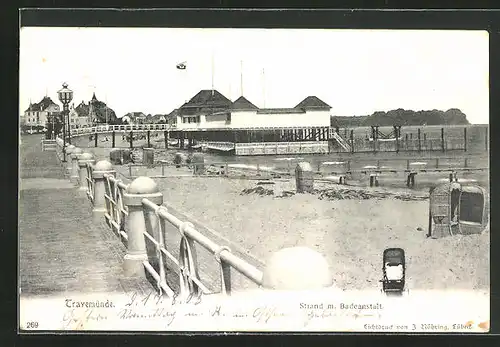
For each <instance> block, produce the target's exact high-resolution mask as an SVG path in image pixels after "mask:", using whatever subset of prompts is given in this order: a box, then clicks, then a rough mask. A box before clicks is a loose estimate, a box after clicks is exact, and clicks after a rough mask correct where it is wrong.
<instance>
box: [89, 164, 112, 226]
mask: <svg viewBox="0 0 500 347" xmlns="http://www.w3.org/2000/svg"><path fill="white" fill-rule="evenodd" d="M106 174H107V175H113V176H115V174H116V172H115V171H114V170H113V165H112V164H111V163H110V162H109V161H107V160H100V161H98V162H97V163H96V164H95V166H94V170H93V171H92V180H93V181H94V199H93V200H94V206H93V207H92V220H93V221H94V223H97V222H99V221H100V220H103V217H104V213H105V212H106V199H105V198H104V193H105V192H106V186H105V184H106V178H104V175H106Z"/></svg>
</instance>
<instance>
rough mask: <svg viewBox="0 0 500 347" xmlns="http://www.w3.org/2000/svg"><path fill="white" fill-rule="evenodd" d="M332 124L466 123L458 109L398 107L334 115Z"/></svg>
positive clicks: (463, 115)
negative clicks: (417, 109)
mask: <svg viewBox="0 0 500 347" xmlns="http://www.w3.org/2000/svg"><path fill="white" fill-rule="evenodd" d="M331 123H332V126H337V127H339V128H343V127H361V126H371V125H379V126H393V125H403V126H404V125H466V124H469V121H468V120H467V116H466V115H465V114H464V113H463V112H462V111H460V110H459V109H456V108H452V109H449V110H448V111H440V110H432V111H412V110H404V109H402V108H399V109H397V110H391V111H389V112H383V111H377V112H375V113H373V114H372V115H369V116H353V117H335V116H332V118H331Z"/></svg>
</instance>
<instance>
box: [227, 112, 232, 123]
mask: <svg viewBox="0 0 500 347" xmlns="http://www.w3.org/2000/svg"><path fill="white" fill-rule="evenodd" d="M230 121H231V113H228V114H227V116H226V122H230Z"/></svg>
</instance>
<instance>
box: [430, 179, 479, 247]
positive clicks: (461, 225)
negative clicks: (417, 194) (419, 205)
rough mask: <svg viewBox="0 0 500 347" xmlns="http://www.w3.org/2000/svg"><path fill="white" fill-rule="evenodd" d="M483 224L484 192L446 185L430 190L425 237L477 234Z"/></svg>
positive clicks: (451, 184) (462, 186)
mask: <svg viewBox="0 0 500 347" xmlns="http://www.w3.org/2000/svg"><path fill="white" fill-rule="evenodd" d="M487 223H488V215H487V211H486V191H485V190H484V188H482V187H480V186H477V185H462V184H460V183H458V182H449V183H444V184H441V185H438V186H436V187H433V188H431V189H430V198H429V228H428V234H427V236H428V237H431V238H442V237H446V236H453V235H455V234H462V235H470V234H479V233H481V232H482V231H483V230H484V229H485V228H486V225H487Z"/></svg>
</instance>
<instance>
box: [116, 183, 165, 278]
mask: <svg viewBox="0 0 500 347" xmlns="http://www.w3.org/2000/svg"><path fill="white" fill-rule="evenodd" d="M145 198H146V199H148V200H150V201H151V202H153V203H155V204H157V205H161V204H162V203H163V195H162V194H161V193H160V192H159V189H158V186H157V184H156V183H155V181H153V180H152V179H151V178H149V177H144V176H141V177H138V178H136V179H135V180H133V181H132V183H130V184H129V185H128V187H127V190H126V192H125V193H124V194H123V202H124V204H125V205H127V207H128V216H127V225H128V230H127V235H128V242H127V254H126V255H125V258H124V262H123V269H124V272H125V275H126V276H145V272H144V265H143V262H144V261H147V260H148V255H147V251H146V242H145V240H144V233H145V232H146V231H147V230H146V223H145V221H144V213H143V206H142V200H143V199H145Z"/></svg>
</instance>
